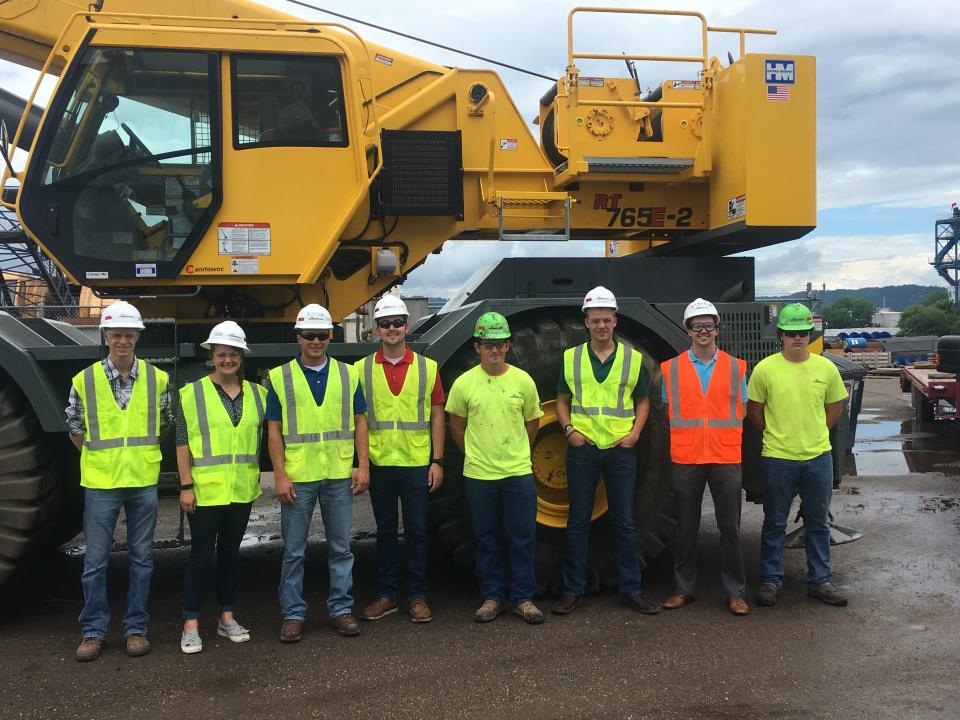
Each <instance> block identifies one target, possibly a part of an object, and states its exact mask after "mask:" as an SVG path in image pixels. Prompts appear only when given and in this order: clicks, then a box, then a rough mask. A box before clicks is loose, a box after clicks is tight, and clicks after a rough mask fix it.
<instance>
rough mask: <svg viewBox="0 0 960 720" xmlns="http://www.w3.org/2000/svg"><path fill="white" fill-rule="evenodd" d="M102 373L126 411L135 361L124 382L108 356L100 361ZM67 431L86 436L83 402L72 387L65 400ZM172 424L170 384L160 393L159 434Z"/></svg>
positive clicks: (135, 360)
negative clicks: (68, 396) (105, 375)
mask: <svg viewBox="0 0 960 720" xmlns="http://www.w3.org/2000/svg"><path fill="white" fill-rule="evenodd" d="M100 364H101V365H102V366H103V370H104V372H105V373H106V374H107V380H108V381H109V382H110V388H111V389H112V390H113V397H114V398H116V401H117V405H119V406H120V409H121V410H124V409H126V407H127V405H129V404H130V396H131V394H132V393H133V383H134V382H136V380H137V359H136V358H134V359H133V366H132V367H131V368H130V374H129V375H128V376H127V379H126V380H124V379H123V376H122V375H120V371H119V370H117V368H116V366H115V365H114V364H113V363H112V362H111V361H110V356H109V355H108V356H107V357H105V358H104V359H103V360H101V361H100ZM66 414H67V431H68V432H69V433H70V434H71V435H86V434H87V428H86V424H85V423H84V420H83V400H81V399H80V394H79V393H78V392H77V390H76V388H75V387H73V385H71V386H70V398H69V399H68V400H67V408H66ZM172 422H173V406H172V404H171V402H170V384H169V383H168V384H167V387H165V388H164V389H163V392H162V393H160V434H161V435H163V433H164V431H165V430H166V429H167V427H168V426H169V425H170V423H172Z"/></svg>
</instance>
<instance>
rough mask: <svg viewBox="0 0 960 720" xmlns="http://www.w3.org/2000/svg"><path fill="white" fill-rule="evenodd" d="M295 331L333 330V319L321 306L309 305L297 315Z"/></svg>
mask: <svg viewBox="0 0 960 720" xmlns="http://www.w3.org/2000/svg"><path fill="white" fill-rule="evenodd" d="M293 327H295V328H296V329H297V330H333V319H332V318H331V317H330V313H329V312H328V311H327V309H326V308H325V307H323V306H322V305H317V304H316V303H310V304H309V305H306V306H304V307H303V308H302V309H301V310H300V312H298V313H297V322H296V324H295V325H294V326H293Z"/></svg>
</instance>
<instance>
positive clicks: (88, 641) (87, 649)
mask: <svg viewBox="0 0 960 720" xmlns="http://www.w3.org/2000/svg"><path fill="white" fill-rule="evenodd" d="M104 644H105V643H104V642H103V640H101V639H100V638H98V637H85V638H84V639H83V641H82V642H81V643H80V647H78V648H77V654H76V655H74V657H75V658H77V661H78V662H90V661H91V660H97V659H98V658H99V657H100V653H102V652H103V646H104Z"/></svg>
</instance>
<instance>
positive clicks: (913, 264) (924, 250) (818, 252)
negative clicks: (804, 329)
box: [754, 234, 942, 295]
mask: <svg viewBox="0 0 960 720" xmlns="http://www.w3.org/2000/svg"><path fill="white" fill-rule="evenodd" d="M754 256H755V257H756V278H757V279H756V283H757V293H758V294H759V295H782V294H787V293H791V292H796V291H797V290H801V289H803V288H804V287H806V283H808V282H810V283H812V284H813V286H814V287H815V288H819V287H821V285H823V284H826V286H827V289H828V290H835V289H838V288H857V287H870V286H878V285H909V284H914V283H915V284H918V285H937V284H942V281H941V280H940V278H939V276H938V275H937V274H936V273H935V272H934V270H933V269H932V267H931V265H930V260H931V259H932V247H931V242H930V237H929V236H928V235H919V234H917V235H855V236H829V235H820V236H816V237H811V238H803V239H801V240H796V241H794V242H792V243H789V244H787V245H784V246H781V247H771V248H764V249H762V250H758V251H757V252H755V253H754Z"/></svg>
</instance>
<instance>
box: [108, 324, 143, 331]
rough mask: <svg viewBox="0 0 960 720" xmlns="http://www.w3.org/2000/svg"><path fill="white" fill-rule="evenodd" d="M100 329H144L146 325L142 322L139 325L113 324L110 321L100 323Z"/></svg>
mask: <svg viewBox="0 0 960 720" xmlns="http://www.w3.org/2000/svg"><path fill="white" fill-rule="evenodd" d="M99 329H100V330H146V329H147V327H146V325H144V324H143V323H140V324H139V325H134V324H132V323H131V324H127V325H114V324H113V323H110V324H108V325H103V324H101V325H100V327H99Z"/></svg>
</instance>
